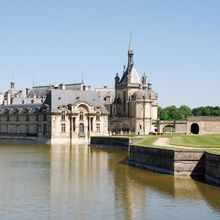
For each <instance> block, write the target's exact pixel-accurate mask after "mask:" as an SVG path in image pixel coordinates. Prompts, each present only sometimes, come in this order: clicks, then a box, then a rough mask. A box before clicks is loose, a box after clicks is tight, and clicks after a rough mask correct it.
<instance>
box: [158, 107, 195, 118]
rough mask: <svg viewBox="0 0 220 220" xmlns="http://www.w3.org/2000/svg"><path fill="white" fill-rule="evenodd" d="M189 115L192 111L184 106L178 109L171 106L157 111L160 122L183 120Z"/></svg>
mask: <svg viewBox="0 0 220 220" xmlns="http://www.w3.org/2000/svg"><path fill="white" fill-rule="evenodd" d="M190 115H192V110H191V109H190V108H189V107H188V106H186V105H181V106H180V107H179V108H177V107H176V106H175V105H172V106H168V107H166V108H164V109H163V108H161V107H159V109H158V116H159V118H160V119H161V120H185V119H186V117H187V116H190Z"/></svg>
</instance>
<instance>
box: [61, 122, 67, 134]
mask: <svg viewBox="0 0 220 220" xmlns="http://www.w3.org/2000/svg"><path fill="white" fill-rule="evenodd" d="M61 132H62V133H65V132H66V124H64V123H62V124H61Z"/></svg>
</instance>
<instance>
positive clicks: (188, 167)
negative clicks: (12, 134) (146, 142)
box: [129, 146, 205, 177]
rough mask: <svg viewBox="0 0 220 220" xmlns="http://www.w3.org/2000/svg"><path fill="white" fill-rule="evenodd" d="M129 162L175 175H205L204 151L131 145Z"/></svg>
mask: <svg viewBox="0 0 220 220" xmlns="http://www.w3.org/2000/svg"><path fill="white" fill-rule="evenodd" d="M129 164H131V165H133V166H137V167H140V168H145V169H149V170H152V171H156V172H160V173H166V174H173V175H187V176H192V177H203V176H204V173H205V156H204V151H186V150H184V151H180V150H166V149H158V148H150V147H140V146H131V147H130V151H129Z"/></svg>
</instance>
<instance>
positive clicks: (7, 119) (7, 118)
mask: <svg viewBox="0 0 220 220" xmlns="http://www.w3.org/2000/svg"><path fill="white" fill-rule="evenodd" d="M8 114H9V113H8ZM8 114H7V117H6V121H10V116H9V115H8Z"/></svg>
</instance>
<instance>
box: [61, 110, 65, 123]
mask: <svg viewBox="0 0 220 220" xmlns="http://www.w3.org/2000/svg"><path fill="white" fill-rule="evenodd" d="M61 120H63V121H64V120H66V112H65V111H62V112H61Z"/></svg>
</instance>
